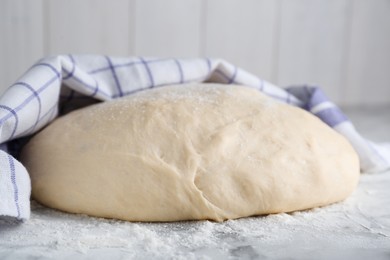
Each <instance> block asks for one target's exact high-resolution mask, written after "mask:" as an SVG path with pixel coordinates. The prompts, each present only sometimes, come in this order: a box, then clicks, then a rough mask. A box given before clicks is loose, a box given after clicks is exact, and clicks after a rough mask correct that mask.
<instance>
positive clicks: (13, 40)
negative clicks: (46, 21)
mask: <svg viewBox="0 0 390 260" xmlns="http://www.w3.org/2000/svg"><path fill="white" fill-rule="evenodd" d="M42 17H43V14H42V1H41V0H36V1H24V0H5V1H0V37H1V40H0V93H2V92H3V91H4V90H5V89H6V88H7V87H8V86H9V85H10V84H12V83H13V82H14V81H16V80H17V78H18V77H19V76H21V75H22V73H24V72H25V71H26V70H27V69H28V68H29V67H30V66H31V65H32V64H33V63H34V62H35V61H36V60H38V59H39V58H41V57H42V56H43V52H44V50H43V46H44V45H43V19H42Z"/></svg>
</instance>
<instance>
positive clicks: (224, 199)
mask: <svg viewBox="0 0 390 260" xmlns="http://www.w3.org/2000/svg"><path fill="white" fill-rule="evenodd" d="M21 160H22V162H23V164H24V165H25V166H26V168H27V169H28V171H29V173H30V176H31V180H32V196H33V198H35V199H36V200H37V201H39V202H40V203H42V204H44V205H46V206H49V207H52V208H56V209H60V210H63V211H67V212H73V213H83V214H88V215H92V216H97V217H106V218H116V219H122V220H130V221H178V220H198V219H210V220H215V221H223V220H226V219H234V218H240V217H246V216H252V215H263V214H270V213H279V212H291V211H296V210H304V209H309V208H313V207H318V206H324V205H328V204H331V203H334V202H338V201H341V200H343V199H345V198H346V197H348V195H350V194H351V193H352V191H353V190H354V189H355V187H356V185H357V182H358V179H359V161H358V157H357V155H356V153H355V151H354V150H353V148H352V147H351V145H350V144H349V142H348V141H347V140H346V139H345V138H344V137H343V136H341V135H339V134H338V133H337V132H335V131H334V130H333V129H331V128H330V127H328V126H327V125H325V124H324V123H323V122H321V121H320V120H319V119H318V118H317V117H315V116H313V115H311V114H309V113H308V112H306V111H304V110H302V109H300V108H296V107H292V106H289V105H286V104H282V103H279V102H277V101H274V100H272V99H271V98H269V97H266V96H265V95H263V94H262V93H260V92H259V91H258V90H255V89H252V88H248V87H242V86H235V85H218V84H188V85H183V86H167V87H161V88H156V89H151V90H146V91H142V92H139V93H136V94H134V95H131V96H127V97H124V98H120V99H116V100H113V101H108V102H104V103H99V104H96V105H92V106H89V107H86V108H83V109H79V110H76V111H73V112H71V113H69V114H67V115H65V116H63V117H60V118H58V119H56V120H55V121H54V122H53V123H51V124H50V125H49V126H47V127H46V128H45V129H44V130H42V131H41V132H40V133H38V134H37V135H36V136H34V137H33V138H32V139H31V140H30V142H29V143H28V144H27V145H26V146H25V147H24V149H23V151H22V155H21Z"/></svg>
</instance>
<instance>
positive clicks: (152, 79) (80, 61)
mask: <svg viewBox="0 0 390 260" xmlns="http://www.w3.org/2000/svg"><path fill="white" fill-rule="evenodd" d="M191 82H194V83H195V82H214V83H221V84H238V85H244V86H248V87H252V88H255V89H258V90H259V91H261V92H263V93H265V94H266V95H268V96H270V97H272V98H274V99H275V100H278V101H280V102H284V103H287V104H290V105H293V106H298V107H301V108H304V109H306V110H307V111H309V112H311V113H313V114H315V115H316V116H318V117H319V118H320V119H321V120H322V121H324V122H325V123H326V124H328V125H329V126H330V127H333V129H335V130H336V131H338V132H340V133H341V134H343V135H344V136H345V137H346V138H347V139H348V140H349V141H350V142H351V144H352V145H353V146H354V148H355V150H356V151H357V152H358V154H359V156H360V159H361V162H362V171H381V170H386V169H389V168H390V159H389V158H390V152H389V151H390V147H387V146H386V147H385V146H380V145H377V144H374V143H372V142H370V141H367V140H365V139H363V138H362V137H361V136H360V135H359V134H358V133H357V132H356V130H355V129H354V127H353V125H352V124H351V122H350V121H348V119H347V118H346V117H345V115H344V114H343V113H342V112H341V110H340V109H339V108H338V107H337V106H336V105H335V104H333V103H332V102H330V101H329V100H328V98H327V97H326V96H325V95H324V94H323V92H322V91H321V89H320V88H317V87H311V86H297V87H289V88H285V89H283V88H279V87H277V86H275V85H273V84H271V83H269V82H267V81H264V80H262V79H260V78H258V77H256V76H255V75H252V74H250V73H248V72H246V71H245V70H242V69H240V68H238V67H236V66H234V65H232V64H230V63H228V62H226V61H224V60H222V59H208V58H203V59H201V58H199V59H174V58H148V57H124V58H123V57H109V56H101V55H60V56H54V57H48V58H44V59H42V60H40V61H38V62H37V63H36V64H34V65H33V66H32V67H31V68H30V69H29V70H28V71H27V72H26V73H25V74H24V75H23V76H22V77H21V78H20V79H18V80H17V81H16V82H15V83H14V84H13V85H12V86H10V87H9V88H8V90H7V91H6V92H5V93H4V94H3V95H2V96H1V97H0V143H1V146H0V148H1V150H0V165H1V168H0V216H9V217H15V218H17V219H28V218H29V214H30V207H29V205H30V204H29V198H30V191H31V184H30V179H29V176H28V173H27V171H26V169H25V168H24V166H23V165H22V164H21V163H20V162H19V161H17V160H16V159H15V158H14V157H13V156H12V155H11V154H10V151H8V150H7V149H8V148H9V147H8V144H10V143H11V142H10V141H11V140H19V139H18V138H21V137H23V136H28V135H31V134H33V133H35V132H37V131H38V130H39V129H41V128H42V127H44V126H45V125H47V124H49V123H50V122H51V121H52V120H53V119H55V118H56V117H57V116H58V115H60V114H62V113H64V111H69V110H72V109H76V108H77V107H79V106H75V105H74V103H75V102H76V103H77V102H79V103H80V102H81V103H83V102H90V101H91V100H101V101H107V100H112V99H116V98H119V97H122V96H126V95H131V94H133V93H135V92H138V91H144V90H147V89H152V88H157V87H163V86H166V85H172V84H184V83H191Z"/></svg>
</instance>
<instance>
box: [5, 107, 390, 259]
mask: <svg viewBox="0 0 390 260" xmlns="http://www.w3.org/2000/svg"><path fill="white" fill-rule="evenodd" d="M344 111H345V112H346V113H347V115H348V116H350V118H351V119H352V121H353V122H354V123H355V125H356V127H357V129H359V131H360V132H361V133H362V134H363V135H364V136H366V137H368V138H369V139H371V140H374V141H377V142H383V141H389V142H390V106H388V107H383V106H382V107H376V108H345V109H344ZM70 258H72V259H141V258H142V259H150V258H152V259H369V258H371V259H390V171H389V172H384V173H376V174H362V176H361V179H360V183H359V186H358V188H357V190H356V191H355V192H354V193H353V194H352V196H351V197H349V198H348V199H347V200H345V201H343V202H341V203H337V204H333V205H330V206H326V207H322V208H317V209H313V210H309V211H302V212H296V213H291V214H275V215H269V216H262V217H251V218H244V219H239V220H231V221H226V222H223V223H214V222H210V221H193V222H175V223H130V222H124V221H117V220H107V219H99V218H92V217H88V216H83V215H74V214H66V213H62V212H59V211H56V210H52V209H48V208H45V207H43V206H41V205H39V204H37V203H35V202H32V215H31V219H30V220H28V221H26V222H25V223H22V224H20V223H14V222H12V221H10V220H4V219H3V220H0V259H70Z"/></svg>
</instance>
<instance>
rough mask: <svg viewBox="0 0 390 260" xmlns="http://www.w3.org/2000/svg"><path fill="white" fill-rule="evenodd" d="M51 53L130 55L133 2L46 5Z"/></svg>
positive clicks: (73, 1)
mask: <svg viewBox="0 0 390 260" xmlns="http://www.w3.org/2000/svg"><path fill="white" fill-rule="evenodd" d="M45 3H46V4H47V8H46V10H47V23H46V25H47V29H46V30H47V33H48V35H47V48H48V49H47V51H48V52H49V53H50V54H59V53H96V54H108V55H129V54H130V53H132V52H133V46H132V42H133V39H132V34H131V30H132V29H131V26H133V25H134V21H133V17H134V6H133V4H134V3H133V1H128V0H115V1H106V0H83V1H78V0H68V1H46V2H45Z"/></svg>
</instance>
